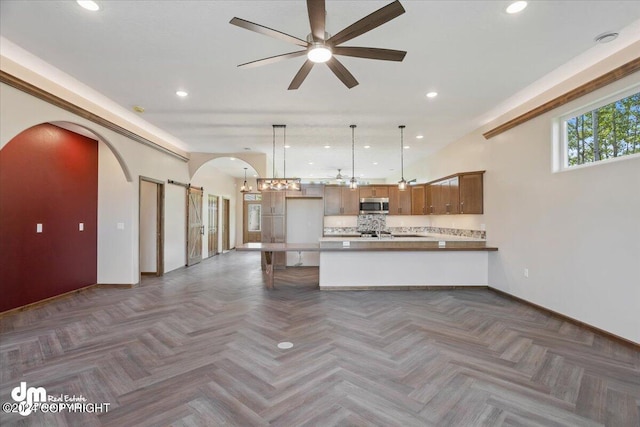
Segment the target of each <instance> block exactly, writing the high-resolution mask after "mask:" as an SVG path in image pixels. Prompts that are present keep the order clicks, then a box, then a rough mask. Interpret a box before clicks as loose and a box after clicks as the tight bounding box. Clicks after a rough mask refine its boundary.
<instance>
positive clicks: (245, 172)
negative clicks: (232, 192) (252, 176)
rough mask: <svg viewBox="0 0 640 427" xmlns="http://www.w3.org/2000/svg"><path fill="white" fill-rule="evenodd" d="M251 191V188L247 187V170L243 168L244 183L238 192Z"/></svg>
mask: <svg viewBox="0 0 640 427" xmlns="http://www.w3.org/2000/svg"><path fill="white" fill-rule="evenodd" d="M251 191H253V188H252V187H251V186H250V185H247V168H244V182H243V183H242V187H240V192H241V193H249V192H251Z"/></svg>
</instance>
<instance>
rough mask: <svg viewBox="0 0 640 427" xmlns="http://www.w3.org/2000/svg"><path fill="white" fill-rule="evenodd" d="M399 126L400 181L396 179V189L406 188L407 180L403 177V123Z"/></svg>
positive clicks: (402, 189)
mask: <svg viewBox="0 0 640 427" xmlns="http://www.w3.org/2000/svg"><path fill="white" fill-rule="evenodd" d="M398 127H399V128H400V177H401V179H400V181H398V190H400V191H404V190H406V189H407V181H406V180H405V179H404V128H405V127H406V126H405V125H400V126H398Z"/></svg>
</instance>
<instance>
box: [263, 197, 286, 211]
mask: <svg viewBox="0 0 640 427" xmlns="http://www.w3.org/2000/svg"><path fill="white" fill-rule="evenodd" d="M284 198H285V192H284V191H263V192H262V215H263V216H264V215H267V216H270V215H284V210H285V200H284Z"/></svg>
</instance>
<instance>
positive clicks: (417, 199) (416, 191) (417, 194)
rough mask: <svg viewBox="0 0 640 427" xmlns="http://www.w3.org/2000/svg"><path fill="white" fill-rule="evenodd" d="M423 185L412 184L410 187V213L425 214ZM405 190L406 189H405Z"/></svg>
mask: <svg viewBox="0 0 640 427" xmlns="http://www.w3.org/2000/svg"><path fill="white" fill-rule="evenodd" d="M424 188H425V186H424V185H414V186H413V187H411V214H412V215H424V214H425V189H424ZM405 191H406V190H405Z"/></svg>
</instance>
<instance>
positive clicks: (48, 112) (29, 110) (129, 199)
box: [0, 84, 189, 284]
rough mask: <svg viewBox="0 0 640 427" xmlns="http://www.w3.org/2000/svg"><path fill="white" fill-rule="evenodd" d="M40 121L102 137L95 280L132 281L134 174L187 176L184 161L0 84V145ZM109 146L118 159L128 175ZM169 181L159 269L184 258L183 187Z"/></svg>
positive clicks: (171, 266) (134, 257)
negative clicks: (71, 126)
mask: <svg viewBox="0 0 640 427" xmlns="http://www.w3.org/2000/svg"><path fill="white" fill-rule="evenodd" d="M46 122H70V123H75V124H78V125H80V126H82V127H84V128H86V129H89V130H91V131H92V132H93V133H95V134H96V135H97V138H98V139H99V140H100V141H102V142H101V143H99V146H98V283H104V284H135V283H138V280H139V262H138V261H139V260H138V258H139V257H138V191H139V189H138V187H139V184H138V177H139V176H140V175H142V176H146V177H149V178H153V179H157V180H159V181H166V180H167V179H173V180H176V181H181V182H188V180H189V173H188V168H187V164H186V162H184V161H183V160H180V159H178V158H176V157H173V156H170V155H167V154H165V153H162V152H160V151H158V150H155V149H153V148H150V147H147V146H144V145H142V144H140V143H138V142H135V141H133V140H131V139H128V138H126V137H124V136H122V135H120V134H118V133H116V132H113V131H111V130H109V129H106V128H103V127H101V126H98V125H96V124H95V123H93V122H90V121H88V120H86V119H83V118H81V117H79V116H76V115H74V114H72V113H70V112H68V111H66V110H63V109H61V108H58V107H55V106H53V105H51V104H48V103H46V102H44V101H41V100H39V99H37V98H34V97H32V96H30V95H28V94H26V93H24V92H21V91H19V90H17V89H14V88H12V87H10V86H7V85H5V84H0V147H3V146H4V145H5V144H6V143H8V142H9V141H10V140H11V139H12V138H13V137H14V136H16V135H17V134H19V133H20V132H22V131H23V130H25V129H27V128H29V127H31V126H35V125H37V124H40V123H46ZM109 147H110V148H109ZM114 152H115V153H117V155H118V156H119V158H120V159H122V161H123V162H124V164H125V166H126V168H127V170H128V173H129V174H130V178H131V180H130V181H128V180H127V179H126V176H125V172H124V171H123V169H122V166H121V164H120V163H119V161H118V157H116V155H115V154H114ZM171 187H175V186H171V185H166V186H165V188H166V195H165V207H164V209H165V248H164V251H165V260H164V265H165V272H166V271H171V270H173V269H175V268H178V267H181V266H184V265H185V261H186V249H185V248H186V233H185V199H184V188H180V187H177V189H178V190H176V189H175V188H171ZM178 193H179V194H178ZM118 224H122V228H118Z"/></svg>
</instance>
